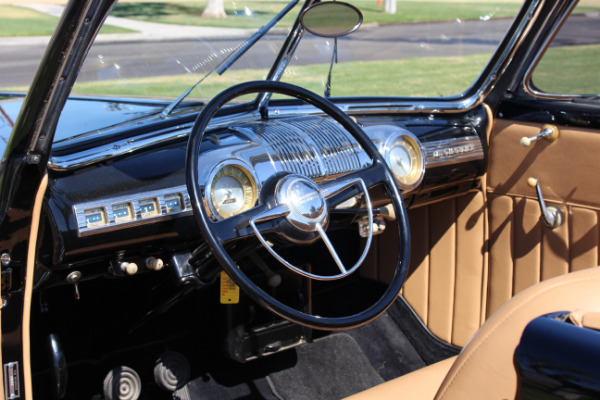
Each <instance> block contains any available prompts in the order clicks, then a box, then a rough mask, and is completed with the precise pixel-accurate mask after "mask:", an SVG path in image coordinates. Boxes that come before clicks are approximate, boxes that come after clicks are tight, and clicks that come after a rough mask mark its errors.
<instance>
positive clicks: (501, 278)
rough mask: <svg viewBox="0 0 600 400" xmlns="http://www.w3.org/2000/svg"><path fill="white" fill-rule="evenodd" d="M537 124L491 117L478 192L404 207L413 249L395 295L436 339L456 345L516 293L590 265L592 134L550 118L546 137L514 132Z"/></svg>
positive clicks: (598, 201) (597, 142)
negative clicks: (526, 140)
mask: <svg viewBox="0 0 600 400" xmlns="http://www.w3.org/2000/svg"><path fill="white" fill-rule="evenodd" d="M541 126H542V124H531V123H524V122H515V121H497V122H496V125H495V128H494V130H493V132H492V133H491V135H490V166H489V171H488V182H489V185H488V186H487V189H486V195H485V196H484V194H483V193H482V192H478V193H471V194H468V195H465V196H462V197H459V198H454V199H449V200H445V201H443V202H440V203H435V204H431V205H428V206H423V207H419V208H416V209H412V210H410V211H409V218H410V222H411V234H412V247H411V251H412V253H411V264H410V269H409V276H408V278H407V280H406V283H405V285H404V289H403V295H404V297H405V298H406V299H407V301H408V302H409V304H410V305H411V306H412V307H413V309H414V310H415V312H416V313H417V314H418V315H419V316H420V317H421V319H422V320H423V322H424V323H425V324H426V325H427V326H428V327H429V329H430V330H431V331H432V333H434V334H435V335H436V336H438V337H439V338H441V339H442V340H445V341H447V342H449V343H452V344H455V345H457V346H463V345H464V344H465V343H466V342H467V340H468V339H469V338H470V337H471V335H472V334H473V333H474V332H475V331H476V330H477V328H479V326H480V325H481V324H482V323H483V322H484V321H485V319H486V318H487V317H489V316H490V315H491V314H492V313H493V312H494V311H496V310H497V309H498V308H499V307H500V306H501V305H502V304H503V303H504V302H506V301H507V300H509V299H510V298H511V297H512V296H514V295H515V294H517V293H518V292H520V291H522V290H523V289H525V288H527V287H529V286H531V285H534V284H536V283H538V282H540V281H543V280H546V279H549V278H552V277H554V276H557V275H561V274H565V273H568V272H571V271H576V270H580V269H584V268H590V267H594V266H596V265H598V259H599V251H600V249H599V245H598V243H599V238H600V237H599V236H600V229H599V225H598V221H599V219H600V215H599V213H600V180H599V179H598V178H596V177H595V174H596V172H595V171H596V169H597V164H598V163H599V161H600V158H599V156H598V155H600V134H598V133H597V131H594V130H591V129H577V128H565V127H559V131H560V133H559V138H558V140H556V141H555V142H553V143H550V142H538V143H535V144H532V145H531V146H530V147H523V146H522V145H521V144H520V140H521V137H523V136H533V135H535V134H537V133H538V132H539V131H540V129H541ZM529 177H535V178H538V179H539V180H540V184H541V188H542V193H543V194H544V196H545V198H546V204H547V205H552V206H555V207H557V208H558V209H560V210H561V212H562V214H563V224H562V225H561V226H560V227H558V228H556V229H550V228H548V227H546V226H545V225H544V224H543V222H542V221H541V211H540V207H539V204H538V200H537V196H536V193H535V189H534V188H532V187H530V186H529V185H528V184H527V178H529ZM488 227H489V228H488ZM488 229H489V233H486V231H487V230H488ZM488 236H489V237H488Z"/></svg>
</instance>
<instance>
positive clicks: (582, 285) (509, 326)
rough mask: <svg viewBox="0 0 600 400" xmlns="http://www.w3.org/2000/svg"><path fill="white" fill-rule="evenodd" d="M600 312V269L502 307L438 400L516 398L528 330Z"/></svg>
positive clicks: (545, 285) (546, 285)
mask: <svg viewBox="0 0 600 400" xmlns="http://www.w3.org/2000/svg"><path fill="white" fill-rule="evenodd" d="M574 310H585V311H600V268H598V267H595V268H589V269H587V270H583V271H579V272H573V273H570V274H566V275H561V276H558V277H556V278H553V279H549V280H547V281H544V282H542V283H539V284H537V285H534V286H532V287H530V288H529V289H526V290H524V291H522V292H521V293H519V294H517V295H516V296H515V297H513V298H512V299H511V300H510V301H508V302H507V303H505V304H504V305H503V306H502V307H500V308H499V309H498V310H497V311H496V312H495V313H494V314H493V315H492V316H491V317H490V318H489V319H488V320H487V321H486V322H485V324H483V326H482V327H481V328H480V329H479V330H478V331H477V333H476V334H475V335H474V336H473V337H472V338H471V340H470V341H469V343H467V345H466V346H465V348H464V349H463V350H462V352H461V353H460V354H459V355H458V357H457V359H456V362H455V363H454V365H452V367H451V369H450V371H449V372H448V375H447V376H446V378H445V379H444V381H443V383H442V385H441V387H440V390H439V391H438V393H437V396H436V399H444V400H448V399H451V400H454V399H467V398H468V399H514V398H515V396H516V393H517V373H516V371H515V367H514V365H513V357H514V353H515V349H516V347H517V345H518V344H519V341H520V339H521V335H522V333H523V330H524V329H525V326H527V324H528V323H529V322H530V321H531V320H533V319H534V318H537V317H539V316H541V315H545V314H549V313H552V312H559V311H574Z"/></svg>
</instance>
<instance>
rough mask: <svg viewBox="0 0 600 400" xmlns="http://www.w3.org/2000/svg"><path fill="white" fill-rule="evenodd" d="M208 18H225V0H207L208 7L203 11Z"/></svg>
mask: <svg viewBox="0 0 600 400" xmlns="http://www.w3.org/2000/svg"><path fill="white" fill-rule="evenodd" d="M202 16H203V17H207V18H225V17H226V16H227V14H225V3H224V1H223V0H206V8H205V9H204V12H203V13H202Z"/></svg>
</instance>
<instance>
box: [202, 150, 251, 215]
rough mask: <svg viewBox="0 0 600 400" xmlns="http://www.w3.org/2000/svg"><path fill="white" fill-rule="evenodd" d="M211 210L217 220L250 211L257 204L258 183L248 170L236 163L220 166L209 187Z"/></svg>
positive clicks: (226, 163) (210, 180) (208, 195)
mask: <svg viewBox="0 0 600 400" xmlns="http://www.w3.org/2000/svg"><path fill="white" fill-rule="evenodd" d="M207 189H208V191H209V193H207V197H208V198H209V201H210V209H211V211H212V212H213V214H214V215H215V216H216V217H217V218H227V217H230V216H232V215H236V214H239V213H241V212H244V211H246V210H249V209H250V208H252V207H253V206H254V204H255V203H256V198H257V190H256V181H255V179H254V177H253V176H252V174H251V173H250V172H249V171H248V169H247V168H245V167H243V166H241V165H239V164H234V163H229V162H225V163H222V164H220V166H218V167H217V168H216V169H215V170H214V171H213V173H212V174H211V178H210V179H209V184H208V186H207Z"/></svg>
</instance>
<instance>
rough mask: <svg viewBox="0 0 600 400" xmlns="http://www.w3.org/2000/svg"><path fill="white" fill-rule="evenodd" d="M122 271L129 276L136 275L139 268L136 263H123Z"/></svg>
mask: <svg viewBox="0 0 600 400" xmlns="http://www.w3.org/2000/svg"><path fill="white" fill-rule="evenodd" d="M121 271H123V272H125V273H126V274H127V275H135V274H136V273H137V272H138V266H137V264H136V263H128V262H122V263H121Z"/></svg>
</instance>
